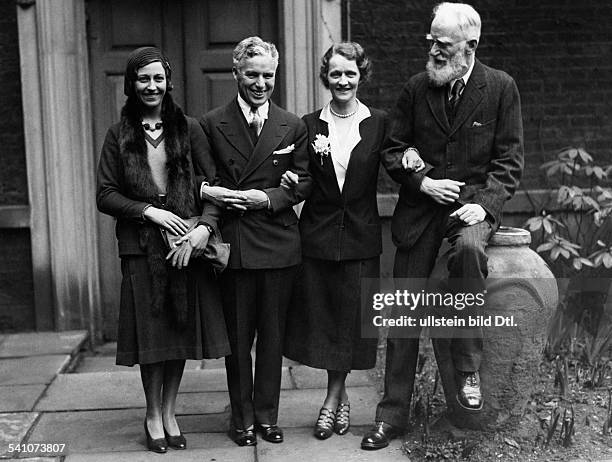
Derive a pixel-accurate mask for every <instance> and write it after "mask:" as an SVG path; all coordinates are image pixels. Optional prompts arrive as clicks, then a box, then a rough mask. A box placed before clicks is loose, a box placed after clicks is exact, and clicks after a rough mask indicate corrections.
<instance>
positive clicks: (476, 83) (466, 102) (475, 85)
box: [449, 60, 487, 135]
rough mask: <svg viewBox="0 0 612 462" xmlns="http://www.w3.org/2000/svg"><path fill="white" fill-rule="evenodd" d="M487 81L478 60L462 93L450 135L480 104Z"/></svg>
mask: <svg viewBox="0 0 612 462" xmlns="http://www.w3.org/2000/svg"><path fill="white" fill-rule="evenodd" d="M486 83H487V82H486V78H485V70H484V67H483V66H482V64H480V61H478V60H476V62H475V63H474V69H473V70H472V75H470V79H469V80H468V83H467V85H466V86H465V90H464V91H463V95H461V100H460V101H459V107H458V108H457V114H456V115H455V120H454V122H453V126H452V127H451V131H450V133H449V135H452V134H453V133H455V132H456V131H457V130H458V129H459V127H461V125H463V123H464V122H465V120H466V119H467V118H468V117H469V116H470V114H472V112H474V110H475V109H476V107H477V106H478V105H479V104H480V102H481V101H482V99H483V97H484V95H483V90H482V88H483V87H484V86H485V85H486Z"/></svg>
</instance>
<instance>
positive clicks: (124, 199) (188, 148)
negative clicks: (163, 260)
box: [96, 117, 220, 256]
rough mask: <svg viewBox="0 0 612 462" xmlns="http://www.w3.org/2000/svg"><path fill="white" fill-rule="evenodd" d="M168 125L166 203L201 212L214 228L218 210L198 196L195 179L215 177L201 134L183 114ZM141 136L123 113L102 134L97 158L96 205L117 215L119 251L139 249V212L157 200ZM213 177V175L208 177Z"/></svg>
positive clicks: (187, 211)
mask: <svg viewBox="0 0 612 462" xmlns="http://www.w3.org/2000/svg"><path fill="white" fill-rule="evenodd" d="M174 128H175V129H173V130H167V129H166V126H165V125H164V132H165V135H164V136H165V141H164V144H165V146H166V155H167V157H168V167H169V169H168V191H167V193H168V202H169V204H170V207H169V209H171V208H172V207H174V208H175V210H172V211H173V212H174V213H177V214H178V215H179V216H182V218H189V217H191V216H198V215H200V216H201V218H200V222H201V223H207V224H209V225H211V226H212V227H213V228H216V226H217V221H218V219H219V215H220V210H219V209H218V207H216V206H214V205H212V204H210V203H208V202H205V203H204V204H203V203H202V201H200V199H199V194H198V192H197V189H196V181H197V180H196V175H197V178H198V179H203V178H214V171H215V169H214V165H213V161H212V159H211V157H210V155H209V153H208V151H207V150H206V149H205V146H206V139H205V137H204V134H203V133H202V129H201V128H200V126H199V125H198V123H197V121H196V120H195V119H193V118H191V117H185V118H184V119H183V120H182V121H179V122H178V123H177V126H176V127H174ZM145 143H146V142H145V141H144V136H143V135H142V134H141V133H140V132H139V131H138V130H135V129H134V128H133V127H132V126H130V124H129V123H127V122H126V120H124V119H122V121H121V122H118V123H116V124H114V125H113V126H111V127H110V128H109V130H108V132H107V134H106V138H105V140H104V145H103V146H102V153H101V155H100V161H99V164H98V174H97V196H96V201H97V205H98V209H99V210H100V211H101V212H102V213H106V214H108V215H112V216H113V217H115V218H116V219H117V224H116V228H115V229H116V235H117V240H118V243H119V255H120V256H123V255H144V254H145V253H146V252H145V250H144V248H143V243H142V242H141V241H142V233H141V232H140V231H141V229H142V227H143V226H144V225H145V224H150V223H145V221H143V220H142V212H143V210H144V208H145V206H146V205H148V204H154V205H159V204H156V201H157V198H156V197H155V196H156V194H155V186H154V183H153V179H152V175H151V169H150V168H149V166H148V163H147V148H146V144H145ZM211 182H212V181H211Z"/></svg>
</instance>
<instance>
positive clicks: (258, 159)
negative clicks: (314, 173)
mask: <svg viewBox="0 0 612 462" xmlns="http://www.w3.org/2000/svg"><path fill="white" fill-rule="evenodd" d="M200 125H201V126H202V128H203V129H204V133H205V134H206V138H207V149H208V150H209V152H210V154H211V155H212V157H213V159H214V160H215V164H216V176H217V178H218V184H219V185H220V186H224V187H226V188H229V189H236V190H242V191H245V190H248V189H260V190H263V191H264V192H266V194H267V195H268V197H269V198H270V205H271V208H270V209H269V210H267V209H261V210H250V211H246V212H238V211H231V210H226V211H225V212H224V213H223V216H222V226H221V234H222V236H223V240H224V241H225V242H229V244H230V245H231V252H230V260H229V267H230V268H234V269H237V268H245V269H265V268H285V267H288V266H292V265H296V264H298V263H300V262H301V245H300V235H299V229H298V217H297V215H296V214H295V212H294V210H293V207H292V206H293V205H295V204H297V203H299V202H301V201H302V200H304V199H305V198H306V196H307V195H308V193H309V191H310V187H311V181H310V175H309V173H308V155H307V153H306V137H307V134H306V127H305V126H304V122H302V120H301V119H300V118H299V117H297V116H295V115H293V114H291V113H289V112H287V111H285V110H284V109H281V108H280V107H278V106H277V105H276V104H274V103H272V101H270V109H269V112H268V119H267V120H266V122H265V124H264V126H263V128H262V131H261V133H260V135H259V139H258V141H257V144H256V145H253V142H252V140H251V137H250V136H249V132H248V126H247V124H246V122H245V120H244V116H243V114H242V112H241V110H240V107H239V106H238V102H237V100H236V99H235V98H234V99H232V101H230V102H229V103H228V104H227V105H225V106H222V107H219V108H217V109H214V110H212V111H210V112H208V113H207V114H205V115H204V116H203V117H202V118H201V119H200ZM286 170H291V171H293V172H295V173H297V174H298V175H299V184H298V186H297V187H296V188H292V189H286V188H282V187H280V181H281V175H282V174H283V173H284V172H285V171H286Z"/></svg>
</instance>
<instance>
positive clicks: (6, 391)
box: [0, 384, 47, 412]
mask: <svg viewBox="0 0 612 462" xmlns="http://www.w3.org/2000/svg"><path fill="white" fill-rule="evenodd" d="M45 388H47V386H46V385H44V384H40V385H8V386H0V412H20V411H31V410H32V409H33V408H34V404H35V403H36V401H37V400H38V398H40V396H41V395H42V394H43V392H44V391H45Z"/></svg>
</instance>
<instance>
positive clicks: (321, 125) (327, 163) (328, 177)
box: [315, 111, 340, 201]
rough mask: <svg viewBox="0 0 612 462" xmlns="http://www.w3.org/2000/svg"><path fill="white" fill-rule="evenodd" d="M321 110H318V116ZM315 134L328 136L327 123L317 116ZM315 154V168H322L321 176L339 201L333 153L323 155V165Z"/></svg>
mask: <svg viewBox="0 0 612 462" xmlns="http://www.w3.org/2000/svg"><path fill="white" fill-rule="evenodd" d="M320 115H321V112H320V111H319V116H320ZM316 133H317V134H319V133H320V134H321V135H323V136H327V137H329V125H328V124H327V122H326V121H324V120H322V119H320V118H317V131H316ZM315 156H317V157H318V159H317V160H316V163H317V164H318V165H317V167H316V168H319V167H320V168H321V170H323V175H322V178H323V179H325V181H326V182H328V183H329V184H330V185H331V188H332V189H333V191H334V196H336V199H337V200H338V201H340V187H339V186H338V178H337V177H336V170H335V169H334V161H333V160H332V157H333V156H334V153H333V152H332V153H331V155H330V156H327V157H323V165H322V166H321V157H320V156H319V155H318V154H316V153H315Z"/></svg>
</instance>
